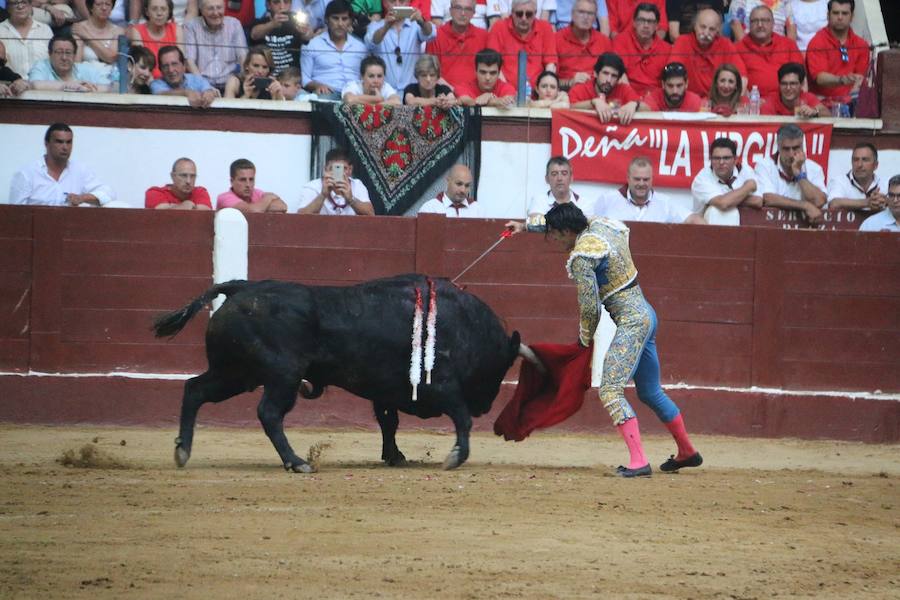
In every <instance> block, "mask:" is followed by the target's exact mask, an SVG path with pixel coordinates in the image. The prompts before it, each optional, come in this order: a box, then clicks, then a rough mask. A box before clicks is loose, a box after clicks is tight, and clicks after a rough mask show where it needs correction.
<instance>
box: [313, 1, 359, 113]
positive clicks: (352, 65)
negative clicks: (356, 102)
mask: <svg viewBox="0 0 900 600" xmlns="http://www.w3.org/2000/svg"><path fill="white" fill-rule="evenodd" d="M325 22H326V24H327V26H328V30H327V31H323V32H322V33H320V34H319V35H317V36H316V37H314V38H313V39H312V41H311V42H310V43H309V45H307V46H306V48H305V49H304V50H303V52H302V54H301V55H300V73H301V75H302V76H303V87H304V88H306V90H307V91H310V92H312V93H314V94H316V95H317V96H318V97H319V98H320V99H326V100H340V99H341V90H343V89H344V86H346V85H347V84H348V83H349V82H351V81H353V80H355V79H356V78H357V77H358V73H359V65H360V63H361V62H362V59H363V57H364V56H365V55H366V46H365V45H364V44H363V43H362V42H360V41H359V40H358V39H356V38H355V37H353V36H352V35H349V33H350V28H351V27H352V22H351V20H350V3H349V2H347V0H331V2H329V4H328V6H327V7H326V8H325Z"/></svg>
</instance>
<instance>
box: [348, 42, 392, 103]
mask: <svg viewBox="0 0 900 600" xmlns="http://www.w3.org/2000/svg"><path fill="white" fill-rule="evenodd" d="M384 73H385V68H384V61H383V60H382V59H381V57H380V56H376V55H374V54H372V55H369V56H367V57H365V58H364V59H363V61H362V62H361V63H360V65H359V74H360V77H361V79H359V80H358V81H351V82H350V83H348V84H347V85H345V86H344V89H343V90H342V91H341V96H342V98H343V100H344V102H346V103H347V104H394V105H399V104H400V94H399V93H397V90H395V89H394V88H393V87H391V84H390V83H388V82H387V80H386V79H385V78H384Z"/></svg>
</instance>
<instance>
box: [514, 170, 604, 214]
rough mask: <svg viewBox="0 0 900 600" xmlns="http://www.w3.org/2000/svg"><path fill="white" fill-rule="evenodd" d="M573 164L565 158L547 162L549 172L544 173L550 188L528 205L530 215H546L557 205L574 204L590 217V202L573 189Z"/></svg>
mask: <svg viewBox="0 0 900 600" xmlns="http://www.w3.org/2000/svg"><path fill="white" fill-rule="evenodd" d="M573 174H574V173H573V171H572V163H570V162H569V159H568V158H566V157H565V156H553V157H551V158H550V160H548V161H547V170H546V172H545V173H544V181H546V182H547V185H549V186H550V189H549V190H547V193H546V194H541V195H540V196H535V197H534V198H532V199H531V203H530V204H529V205H528V214H529V215H534V214H540V215H545V214H547V211H548V210H550V209H551V208H553V207H554V206H556V205H557V204H565V203H566V202H572V203H574V204H575V206H577V207H578V208H580V209H581V212H583V213H584V214H585V215H587V216H588V217H590V216H591V209H592V208H593V207H591V206H588V201H587V200H584V199H583V198H582V197H581V196H580V195H578V194H577V193H575V191H574V190H573V189H572V176H573Z"/></svg>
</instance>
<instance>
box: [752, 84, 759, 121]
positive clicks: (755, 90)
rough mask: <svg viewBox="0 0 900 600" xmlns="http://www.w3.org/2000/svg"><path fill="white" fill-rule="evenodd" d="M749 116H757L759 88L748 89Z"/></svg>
mask: <svg viewBox="0 0 900 600" xmlns="http://www.w3.org/2000/svg"><path fill="white" fill-rule="evenodd" d="M750 114H751V115H759V88H758V87H756V86H755V85H754V86H753V88H751V89H750Z"/></svg>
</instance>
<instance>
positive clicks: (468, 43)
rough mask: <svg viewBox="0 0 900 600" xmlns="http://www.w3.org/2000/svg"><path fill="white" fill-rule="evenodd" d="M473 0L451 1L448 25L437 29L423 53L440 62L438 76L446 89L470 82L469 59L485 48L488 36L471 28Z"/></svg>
mask: <svg viewBox="0 0 900 600" xmlns="http://www.w3.org/2000/svg"><path fill="white" fill-rule="evenodd" d="M474 14H475V0H451V4H450V21H448V22H447V23H444V24H443V25H441V26H440V27H439V28H438V30H437V37H436V38H435V39H433V40H432V41H430V42H428V45H427V46H426V52H428V54H433V55H434V56H436V57H438V60H440V61H441V73H442V74H443V77H444V81H446V82H447V84H448V85H449V86H450V87H454V88H455V87H456V86H457V85H459V84H461V83H466V82H468V81H470V80H471V79H472V57H473V56H475V54H477V53H478V51H479V50H484V49H485V48H486V47H487V38H488V32H487V31H485V30H484V29H481V28H480V27H475V26H474V25H472V16H473V15H474Z"/></svg>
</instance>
